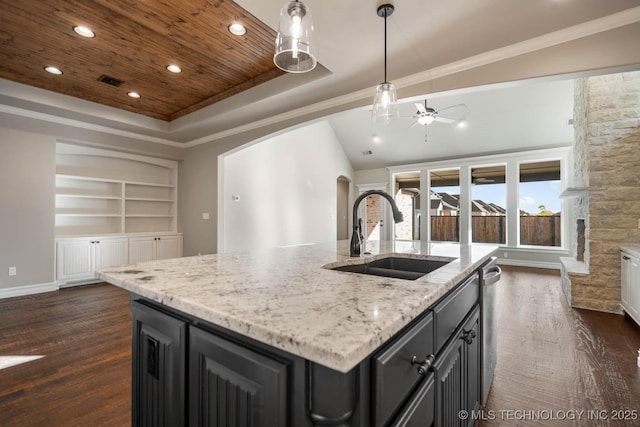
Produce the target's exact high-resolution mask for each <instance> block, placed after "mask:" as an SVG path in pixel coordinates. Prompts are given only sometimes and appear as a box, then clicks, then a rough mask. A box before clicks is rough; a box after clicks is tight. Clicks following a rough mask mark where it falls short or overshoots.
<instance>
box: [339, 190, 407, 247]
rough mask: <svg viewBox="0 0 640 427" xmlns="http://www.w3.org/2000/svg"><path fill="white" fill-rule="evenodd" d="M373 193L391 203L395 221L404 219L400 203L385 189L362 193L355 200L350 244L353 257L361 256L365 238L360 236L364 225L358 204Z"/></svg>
mask: <svg viewBox="0 0 640 427" xmlns="http://www.w3.org/2000/svg"><path fill="white" fill-rule="evenodd" d="M372 194H377V195H379V196H382V197H384V198H385V199H387V201H388V202H389V204H390V205H391V209H392V210H393V221H394V222H395V223H396V224H397V223H399V222H402V221H403V218H402V212H400V209H398V205H396V202H395V200H393V197H391V196H390V195H388V194H387V193H385V192H384V191H381V190H369V191H365V192H364V193H362V194H360V195H359V196H358V198H357V199H356V201H355V202H353V223H352V224H353V233H352V234H351V246H350V255H351V256H353V257H356V256H360V249H361V247H362V241H363V239H362V238H361V237H360V233H362V225H361V222H360V221H359V220H358V205H360V202H361V201H362V200H364V199H366V198H367V197H368V196H371V195H372ZM359 224H360V226H359Z"/></svg>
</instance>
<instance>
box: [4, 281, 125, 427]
mask: <svg viewBox="0 0 640 427" xmlns="http://www.w3.org/2000/svg"><path fill="white" fill-rule="evenodd" d="M9 355H44V356H45V357H43V358H41V359H38V360H35V361H32V362H28V363H24V364H21V365H17V366H12V367H8V368H5V369H1V370H0V426H7V427H8V426H39V427H40V426H42V427H45V426H110V427H113V426H128V425H130V424H131V396H130V389H131V316H130V314H129V293H128V292H126V291H124V290H122V289H120V288H116V287H115V286H111V285H108V284H100V285H88V286H81V287H75V288H68V289H63V290H60V291H58V292H51V293H45V294H38V295H31V296H24V297H17V298H9V299H3V300H0V357H1V356H9Z"/></svg>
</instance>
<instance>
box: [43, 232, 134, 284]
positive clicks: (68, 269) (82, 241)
mask: <svg viewBox="0 0 640 427" xmlns="http://www.w3.org/2000/svg"><path fill="white" fill-rule="evenodd" d="M128 261H129V239H127V238H126V237H124V238H123V237H115V238H114V237H108V238H100V237H96V238H73V239H60V240H58V241H56V276H57V277H56V279H57V280H58V281H71V280H82V279H93V278H95V277H96V274H95V270H96V269H98V268H102V267H111V266H114V265H122V264H127V263H128Z"/></svg>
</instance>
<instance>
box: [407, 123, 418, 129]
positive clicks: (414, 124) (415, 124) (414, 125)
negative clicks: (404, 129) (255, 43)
mask: <svg viewBox="0 0 640 427" xmlns="http://www.w3.org/2000/svg"><path fill="white" fill-rule="evenodd" d="M419 124H420V122H413V124H412V125H411V126H409V129H411V128H413V127H416V126H417V125H419Z"/></svg>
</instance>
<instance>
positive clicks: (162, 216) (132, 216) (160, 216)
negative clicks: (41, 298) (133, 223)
mask: <svg viewBox="0 0 640 427" xmlns="http://www.w3.org/2000/svg"><path fill="white" fill-rule="evenodd" d="M125 218H173V215H146V214H140V215H137V214H136V215H125Z"/></svg>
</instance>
